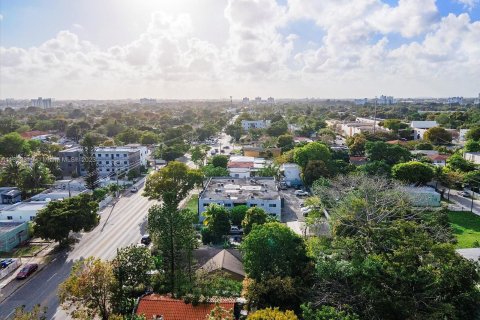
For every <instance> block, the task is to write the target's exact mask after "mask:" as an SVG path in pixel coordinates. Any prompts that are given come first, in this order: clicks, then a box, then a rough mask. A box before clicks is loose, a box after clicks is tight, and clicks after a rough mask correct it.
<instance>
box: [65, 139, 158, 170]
mask: <svg viewBox="0 0 480 320" xmlns="http://www.w3.org/2000/svg"><path fill="white" fill-rule="evenodd" d="M148 154H149V152H148V149H147V147H145V146H141V145H126V146H122V147H96V148H95V154H94V155H95V160H96V161H97V169H98V174H99V175H100V176H111V175H115V173H117V172H120V173H127V172H128V171H130V170H132V169H140V167H141V166H146V165H147V156H148ZM59 158H60V168H61V169H62V172H63V174H64V175H65V176H70V175H72V173H76V174H77V175H80V176H83V175H85V174H86V173H87V172H86V170H85V167H84V165H83V162H82V159H83V150H82V148H80V147H74V148H70V149H67V150H63V151H60V152H59Z"/></svg>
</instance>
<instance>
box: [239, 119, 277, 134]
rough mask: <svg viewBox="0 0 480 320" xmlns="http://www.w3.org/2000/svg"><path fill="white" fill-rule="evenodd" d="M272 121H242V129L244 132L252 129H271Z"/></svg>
mask: <svg viewBox="0 0 480 320" xmlns="http://www.w3.org/2000/svg"><path fill="white" fill-rule="evenodd" d="M270 123H271V121H270V120H242V128H243V130H244V131H248V130H250V129H265V128H268V127H270Z"/></svg>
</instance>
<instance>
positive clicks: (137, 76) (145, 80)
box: [0, 0, 480, 98]
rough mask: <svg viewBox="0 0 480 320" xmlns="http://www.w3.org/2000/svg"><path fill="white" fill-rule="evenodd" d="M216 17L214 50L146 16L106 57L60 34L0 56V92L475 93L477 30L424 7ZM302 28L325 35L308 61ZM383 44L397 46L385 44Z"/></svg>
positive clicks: (187, 26)
mask: <svg viewBox="0 0 480 320" xmlns="http://www.w3.org/2000/svg"><path fill="white" fill-rule="evenodd" d="M212 14H222V12H220V13H212ZM223 14H224V15H225V19H226V21H227V23H228V38H227V39H226V40H225V41H223V42H216V43H212V42H209V41H207V40H205V39H202V38H199V37H198V35H197V34H196V33H195V30H196V28H197V26H196V25H195V23H194V21H195V20H193V19H192V17H191V16H190V15H188V14H175V15H172V14H167V13H165V12H155V13H153V14H152V16H151V20H150V22H149V24H148V26H147V27H146V28H145V31H144V32H143V33H142V34H139V35H138V37H137V38H136V39H135V40H133V41H130V42H129V43H126V44H122V45H115V46H111V47H109V48H106V49H102V48H101V47H100V46H97V45H96V44H93V43H91V42H88V41H84V40H82V39H81V38H80V37H79V36H78V35H77V34H76V33H74V32H72V31H67V30H64V31H60V32H59V33H58V34H57V35H56V36H55V37H54V38H52V39H49V40H47V41H45V42H44V43H42V44H40V45H38V46H36V47H31V48H28V49H27V48H17V47H8V48H5V47H0V55H1V64H2V73H1V75H0V77H1V81H0V85H1V86H2V88H1V89H2V90H1V92H2V94H7V95H8V96H16V97H25V96H37V95H38V96H46V95H51V96H54V97H57V98H89V97H96V98H109V97H140V96H153V97H165V98H167V97H177V98H182V97H183V98H192V97H219V96H222V95H227V96H228V95H231V94H233V95H234V96H244V95H251V96H253V95H259V94H260V95H261V94H262V92H264V95H274V96H275V95H276V96H283V97H303V96H324V97H335V96H337V97H354V96H362V97H363V96H373V95H378V94H380V93H385V94H393V95H397V96H415V95H417V96H418V95H421V96H425V95H441V96H446V95H453V94H458V95H467V94H469V93H470V94H473V93H476V91H478V87H476V86H478V83H480V60H479V59H478V57H479V56H480V22H472V21H471V20H470V18H469V15H468V14H466V13H465V14H461V15H458V16H457V15H453V14H451V15H449V16H448V17H444V18H442V19H440V18H439V17H438V12H437V7H436V6H435V2H434V1H433V0H421V1H420V0H417V1H415V0H400V1H399V2H398V5H396V6H389V5H386V4H384V3H382V2H381V1H380V0H356V1H350V0H335V1H334V0H323V1H316V0H290V1H289V2H288V6H281V5H278V4H277V2H276V1H275V0H230V1H228V3H227V4H226V6H225V8H224V12H223ZM299 19H302V20H304V19H307V20H312V21H314V22H315V23H316V24H317V25H318V26H319V27H320V28H321V29H322V30H323V33H322V35H319V37H318V38H316V39H314V40H315V41H310V39H309V41H308V46H307V48H305V49H299V48H296V47H295V45H296V43H297V41H298V40H303V39H302V37H303V34H302V32H301V30H298V32H296V34H289V33H288V32H285V30H287V29H288V26H289V25H290V24H291V23H294V22H295V21H297V20H299ZM76 29H79V28H76ZM82 34H83V32H82ZM392 34H395V35H396V36H397V37H399V36H400V37H403V38H404V41H403V42H404V44H403V45H398V44H396V46H395V47H394V46H393V45H392V44H390V40H389V37H390V36H391V35H392ZM320 37H321V38H320ZM319 39H321V41H319ZM412 39H414V40H412Z"/></svg>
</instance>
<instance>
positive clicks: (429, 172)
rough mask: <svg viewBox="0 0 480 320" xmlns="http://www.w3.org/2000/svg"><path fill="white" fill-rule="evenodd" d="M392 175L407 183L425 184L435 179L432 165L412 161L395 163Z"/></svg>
mask: <svg viewBox="0 0 480 320" xmlns="http://www.w3.org/2000/svg"><path fill="white" fill-rule="evenodd" d="M392 176H393V177H394V178H395V179H398V180H401V181H404V182H407V183H414V184H417V185H425V184H427V183H428V182H430V181H431V180H432V179H433V177H434V171H433V169H432V166H431V165H428V164H425V163H422V162H418V161H410V162H405V163H399V164H396V165H394V166H393V167H392Z"/></svg>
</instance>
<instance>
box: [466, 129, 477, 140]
mask: <svg viewBox="0 0 480 320" xmlns="http://www.w3.org/2000/svg"><path fill="white" fill-rule="evenodd" d="M465 139H467V140H475V141H478V140H480V126H475V127H473V128H470V130H468V131H467V134H466V135H465Z"/></svg>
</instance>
